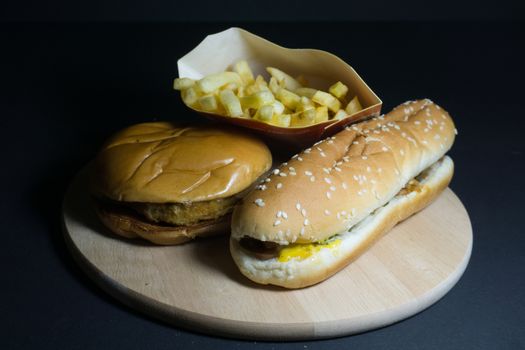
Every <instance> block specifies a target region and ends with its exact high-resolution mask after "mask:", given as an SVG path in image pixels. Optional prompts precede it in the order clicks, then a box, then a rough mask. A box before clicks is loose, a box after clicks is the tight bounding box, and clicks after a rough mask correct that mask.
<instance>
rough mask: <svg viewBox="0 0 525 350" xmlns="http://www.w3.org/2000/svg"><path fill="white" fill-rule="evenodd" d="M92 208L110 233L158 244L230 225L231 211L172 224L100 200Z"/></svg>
mask: <svg viewBox="0 0 525 350" xmlns="http://www.w3.org/2000/svg"><path fill="white" fill-rule="evenodd" d="M95 209H96V212H97V215H98V217H99V218H100V220H101V221H102V223H103V224H104V225H105V226H106V227H107V228H108V229H109V230H111V231H112V232H113V233H115V234H117V235H119V236H122V237H125V238H143V239H146V240H148V241H150V242H152V243H155V244H159V245H173V244H181V243H185V242H187V241H190V240H192V239H194V238H196V237H208V236H215V235H218V234H221V233H225V232H227V231H228V230H229V229H230V219H231V215H225V216H222V217H220V218H218V219H216V220H205V221H201V222H199V223H197V224H193V225H188V226H171V225H168V224H166V225H162V224H157V223H153V222H149V221H146V220H144V219H142V217H140V216H139V215H138V214H136V213H134V212H133V211H132V210H131V209H128V208H124V207H120V206H116V205H107V204H106V203H101V202H100V201H96V203H95Z"/></svg>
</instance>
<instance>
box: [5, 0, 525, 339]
mask: <svg viewBox="0 0 525 350" xmlns="http://www.w3.org/2000/svg"><path fill="white" fill-rule="evenodd" d="M175 3H176V2H168V1H166V2H160V3H158V4H157V5H151V6H150V7H148V9H147V10H146V9H145V8H144V9H143V8H142V7H141V6H139V5H138V3H133V2H131V3H128V5H127V6H125V5H124V4H123V3H121V4H118V3H117V2H112V3H111V4H107V3H105V4H103V3H102V2H98V3H97V2H91V5H89V4H87V3H84V4H81V3H80V4H76V5H72V4H70V3H66V2H63V3H62V4H59V5H60V6H58V5H57V6H49V4H45V5H44V4H42V3H37V2H34V3H31V2H24V3H16V4H15V3H13V4H7V5H6V7H5V8H4V10H5V11H1V12H0V14H1V15H0V19H2V20H3V21H4V22H3V23H2V24H0V77H1V78H0V128H1V131H2V138H1V143H0V145H1V147H2V148H1V150H2V170H1V171H0V183H1V184H2V186H3V188H2V192H1V195H2V201H1V202H0V203H1V207H0V209H1V210H0V212H1V215H0V227H2V236H3V238H4V239H3V242H4V244H3V245H2V248H3V252H2V254H0V264H1V266H2V271H3V274H2V282H3V283H2V287H1V288H0V293H1V294H0V295H1V298H2V303H1V304H0V305H1V309H0V320H1V321H2V323H3V325H2V327H0V339H1V340H0V342H1V343H3V344H4V345H5V347H4V346H2V348H14V349H16V348H54V349H60V348H68V349H74V348H82V349H85V348H96V349H100V348H127V349H135V348H137V349H139V348H155V349H157V348H158V349H163V348H166V349H168V348H171V349H172V348H202V349H212V348H213V349H217V348H235V349H243V348H251V347H254V348H265V349H266V348H268V349H270V348H281V347H282V348H290V349H292V348H293V349H304V348H308V349H312V348H313V349H315V348H329V349H330V348H332V349H340V348H353V349H360V348H373V349H391V348H404V349H422V348H425V349H456V348H461V349H466V348H469V349H470V348H473V349H480V348H483V349H485V348H486V349H519V348H525V332H524V328H525V327H524V326H523V325H524V324H525V300H524V299H525V279H524V276H525V239H524V238H523V234H525V225H524V224H523V213H524V209H525V206H524V205H523V199H522V198H523V194H524V190H525V188H524V187H525V186H524V181H523V176H524V175H525V171H524V170H525V169H524V168H525V156H524V151H525V149H524V148H525V141H524V136H523V135H524V130H523V127H524V126H525V122H524V121H523V120H524V118H525V115H524V113H523V109H522V106H521V104H522V101H523V94H524V88H523V86H524V85H523V81H524V78H525V74H524V73H525V69H524V67H523V63H524V62H525V49H524V33H525V26H524V23H523V22H522V20H523V12H522V11H521V10H522V9H523V5H521V2H520V3H518V2H517V1H514V2H513V1H500V2H497V3H491V4H490V5H479V4H478V6H477V7H476V6H473V5H474V3H473V2H472V3H470V4H469V3H468V2H466V3H462V4H461V5H459V4H455V3H453V2H451V1H449V2H448V3H443V2H441V3H436V2H434V3H432V4H429V5H423V3H420V2H415V1H414V2H410V1H409V2H407V4H405V6H404V7H403V6H399V8H398V7H393V6H392V5H386V4H387V2H385V3H381V2H374V3H367V4H360V5H355V4H350V5H347V6H346V7H341V5H339V4H338V6H336V10H332V12H331V13H330V14H327V13H326V8H331V9H332V8H333V6H331V7H330V6H329V5H330V4H328V3H324V4H323V3H320V2H319V3H317V5H316V6H323V7H322V8H320V7H317V8H316V7H314V6H313V5H311V4H310V5H309V7H307V8H306V10H305V9H304V8H303V6H300V5H301V4H303V3H302V2H301V4H300V3H299V2H290V3H287V4H286V5H281V8H283V9H284V10H285V11H288V13H293V15H289V16H288V17H286V16H284V15H283V14H282V13H279V14H276V15H274V14H273V13H274V12H275V6H274V7H273V10H272V4H274V2H272V1H270V2H266V3H261V4H259V5H258V6H252V7H250V6H245V7H246V8H244V9H243V10H239V4H240V2H237V3H234V4H233V5H231V4H230V5H228V4H225V5H224V6H222V7H221V6H219V5H218V3H214V4H205V3H202V2H199V3H198V6H197V3H196V2H188V3H185V4H182V3H181V6H183V7H186V8H190V6H193V5H195V7H194V8H191V11H190V14H188V15H183V14H181V13H180V12H178V11H176V10H174V8H175V7H174V6H175ZM440 4H441V5H440ZM177 6H179V5H177ZM447 6H448V7H447ZM263 7H264V11H263ZM218 9H220V10H218ZM232 9H233V10H232ZM301 9H302V10H301ZM315 9H317V10H315ZM319 9H321V10H319ZM373 9H375V10H377V11H376V12H373V11H372V10H373ZM446 9H448V10H446ZM293 10H295V12H292V11H293ZM195 20H199V21H200V22H199V23H197V22H195ZM344 20H347V21H344ZM230 26H241V27H244V28H246V29H248V30H250V31H252V32H254V33H255V34H258V35H261V36H263V37H266V38H268V39H270V40H272V41H274V42H277V43H279V44H281V45H283V46H288V47H315V48H319V49H324V50H328V51H330V52H333V53H334V54H336V55H338V56H340V57H341V58H343V59H344V60H345V61H347V62H349V63H350V64H351V65H352V66H353V67H354V68H355V69H356V70H357V71H358V72H359V73H360V74H361V76H362V77H363V78H364V79H365V80H366V81H367V83H368V84H369V85H370V86H371V87H372V89H374V91H375V92H376V93H377V94H378V95H379V96H380V97H381V98H382V100H383V102H384V107H383V111H385V112H387V111H388V110H390V109H391V108H392V107H394V106H395V105H397V104H399V103H401V102H404V101H405V100H407V99H414V98H422V97H429V98H431V99H433V100H434V101H435V102H436V103H438V104H440V105H441V106H443V107H444V108H446V109H447V110H448V111H449V112H450V113H451V115H452V116H453V118H454V120H455V122H456V124H457V128H458V130H459V135H458V138H457V141H456V143H455V145H454V147H453V149H452V151H451V152H450V154H451V156H452V157H453V159H454V160H455V162H456V174H455V177H454V179H453V182H452V184H451V188H452V189H453V190H454V191H455V192H456V193H457V194H458V196H459V197H460V198H461V200H462V201H463V203H464V205H465V207H466V208H467V210H468V212H469V214H470V215H471V220H472V224H473V228H474V249H473V253H472V258H471V261H470V264H469V266H468V268H467V270H466V272H465V274H464V276H463V278H462V279H461V280H460V281H459V283H458V284H457V285H456V287H455V288H454V289H452V291H451V292H450V293H449V294H447V295H446V297H445V298H443V299H442V300H441V301H439V302H438V303H437V304H435V305H434V306H432V307H431V308H429V309H428V310H426V311H424V312H422V313H420V314H418V315H416V316H414V317H412V318H410V319H408V320H405V321H403V322H400V323H398V324H395V325H393V326H390V327H386V328H383V329H380V330H376V331H372V332H368V333H365V334H360V335H356V336H352V337H343V338H339V339H332V340H324V341H315V342H295V343H260V342H249V341H236V340H228V339H222V338H217V337H211V336H207V335H202V334H198V333H194V332H191V331H187V330H182V329H177V328H173V327H170V326H168V325H165V324H163V323H161V322H158V321H156V320H153V319H150V318H149V317H147V316H143V315H142V314H139V313H137V312H134V311H133V310H130V309H128V308H127V307H125V306H122V305H121V304H120V303H119V302H118V301H116V300H114V299H112V298H110V297H108V296H106V294H104V293H103V292H102V291H101V290H100V289H98V287H96V286H95V285H94V284H93V283H92V282H91V281H90V280H88V279H87V277H85V276H84V274H83V273H82V272H81V271H80V270H79V268H78V267H77V266H76V265H75V263H74V262H73V261H72V259H71V257H70V255H69V253H68V252H67V250H66V248H65V245H64V242H63V239H62V235H61V230H60V205H61V200H62V197H63V193H64V191H65V188H66V186H67V184H68V182H69V181H70V179H71V178H72V176H74V174H75V173H76V172H77V171H78V170H79V169H80V168H81V167H82V166H83V165H84V164H85V163H86V162H87V161H89V160H90V159H91V158H92V157H93V156H94V155H95V154H96V151H97V148H98V147H99V146H100V144H101V143H102V142H103V140H104V139H105V138H106V137H108V136H109V135H110V134H111V133H112V132H114V131H116V130H118V129H119V128H122V127H124V126H126V125H129V124H132V123H135V122H140V121H148V120H163V119H164V120H182V119H185V120H191V119H194V118H199V117H198V116H195V115H193V114H190V113H188V111H187V109H186V108H185V107H184V106H183V105H182V102H181V101H180V98H179V96H178V95H177V94H175V93H174V92H173V91H172V90H171V83H172V78H174V77H175V76H177V69H176V61H177V59H178V58H179V57H181V56H182V55H184V54H185V53H186V52H188V51H189V50H190V49H191V48H193V47H194V46H195V45H196V44H197V43H198V42H199V41H200V40H202V39H203V38H204V36H205V35H207V34H209V33H214V32H217V31H220V30H223V29H226V28H228V27H230Z"/></svg>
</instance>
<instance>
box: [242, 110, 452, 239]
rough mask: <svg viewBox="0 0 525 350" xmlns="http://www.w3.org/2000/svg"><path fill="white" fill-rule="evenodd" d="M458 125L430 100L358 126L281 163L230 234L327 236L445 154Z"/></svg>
mask: <svg viewBox="0 0 525 350" xmlns="http://www.w3.org/2000/svg"><path fill="white" fill-rule="evenodd" d="M454 135H455V128H454V124H453V122H452V119H451V118H450V116H449V115H448V113H447V112H446V111H444V110H443V109H441V108H440V107H439V106H437V105H435V104H434V103H432V102H431V101H430V100H420V101H413V102H407V103H405V104H403V105H401V106H399V107H397V108H396V109H394V110H393V111H392V112H390V113H389V114H387V115H385V116H382V117H378V118H374V119H372V120H370V121H367V122H363V123H359V124H355V125H354V126H352V127H348V128H346V130H343V131H341V132H339V133H338V134H336V135H335V136H333V137H330V138H327V139H325V140H323V141H322V142H319V143H317V144H316V145H314V146H312V147H311V148H308V149H306V150H304V151H303V152H302V153H300V154H298V155H296V156H294V157H293V158H292V159H291V160H289V161H288V162H287V163H283V164H282V165H281V166H280V167H279V168H278V169H277V170H275V171H274V173H273V174H271V175H270V176H269V177H268V178H267V179H265V180H263V181H264V182H263V183H262V184H260V185H259V186H257V189H256V190H254V191H253V192H251V193H250V194H249V195H248V196H247V197H245V198H244V200H243V203H242V204H241V205H238V206H237V207H236V208H235V210H234V212H233V217H232V238H233V239H234V240H239V239H241V238H243V237H245V236H246V237H252V238H254V239H257V240H260V241H270V242H275V243H278V244H281V245H286V244H289V243H294V242H297V243H308V242H317V241H321V240H324V239H327V238H329V237H331V236H333V235H334V234H336V233H339V232H344V231H346V230H348V229H349V228H350V227H352V226H354V225H355V224H357V223H358V222H360V221H361V220H363V219H364V218H365V217H366V216H368V215H369V214H370V213H371V212H372V211H374V210H375V209H377V208H379V207H381V206H383V205H385V204H386V203H387V202H388V201H390V200H391V199H392V198H393V197H394V196H395V195H396V193H398V192H399V191H400V190H401V189H402V188H403V187H404V186H405V185H406V184H407V182H408V181H409V180H410V179H412V178H414V177H415V176H416V175H417V174H419V173H421V172H422V171H423V170H424V169H426V168H428V167H429V166H430V165H432V164H433V163H435V162H436V161H437V160H438V159H440V158H441V157H443V155H444V154H445V152H446V151H447V150H448V149H449V148H450V147H451V145H452V143H453V141H454Z"/></svg>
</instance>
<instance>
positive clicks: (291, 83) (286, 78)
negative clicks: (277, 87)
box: [266, 67, 301, 91]
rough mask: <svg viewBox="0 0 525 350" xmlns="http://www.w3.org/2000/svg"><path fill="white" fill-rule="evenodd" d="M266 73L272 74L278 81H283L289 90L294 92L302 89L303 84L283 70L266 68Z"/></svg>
mask: <svg viewBox="0 0 525 350" xmlns="http://www.w3.org/2000/svg"><path fill="white" fill-rule="evenodd" d="M266 71H267V72H268V73H270V75H271V76H272V77H274V78H275V79H277V81H283V82H284V87H285V88H286V89H288V90H291V91H294V90H295V89H298V88H300V87H301V84H299V82H298V81H297V80H295V79H294V78H293V77H291V76H290V75H288V74H286V73H285V72H283V71H282V70H279V69H277V68H273V67H266Z"/></svg>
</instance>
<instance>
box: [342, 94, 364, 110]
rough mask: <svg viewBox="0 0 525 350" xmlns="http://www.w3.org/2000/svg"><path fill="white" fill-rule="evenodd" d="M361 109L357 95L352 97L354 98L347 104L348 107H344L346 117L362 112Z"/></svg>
mask: <svg viewBox="0 0 525 350" xmlns="http://www.w3.org/2000/svg"><path fill="white" fill-rule="evenodd" d="M362 109H363V107H362V106H361V103H360V102H359V98H358V97H357V95H355V96H354V98H353V99H352V100H351V101H350V102H348V105H347V106H346V108H345V110H346V113H348V115H351V114H354V113H357V112H359V111H360V110H362Z"/></svg>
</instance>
